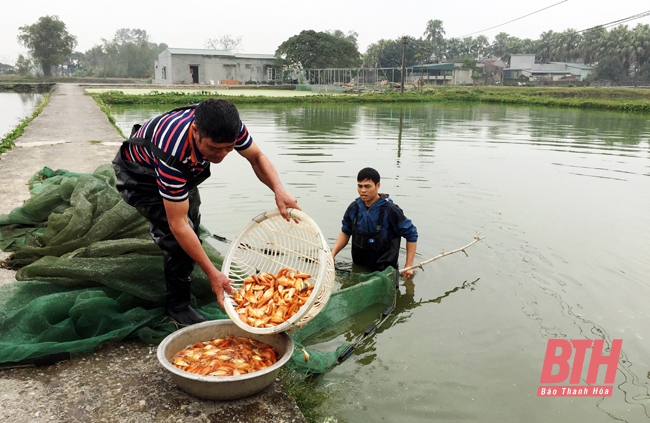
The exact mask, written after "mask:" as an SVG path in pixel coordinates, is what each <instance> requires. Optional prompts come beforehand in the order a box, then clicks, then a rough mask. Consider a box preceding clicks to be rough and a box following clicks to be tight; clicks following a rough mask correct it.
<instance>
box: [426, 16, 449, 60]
mask: <svg viewBox="0 0 650 423" xmlns="http://www.w3.org/2000/svg"><path fill="white" fill-rule="evenodd" d="M423 35H424V37H425V38H424V39H425V40H426V41H428V42H430V43H431V44H432V45H433V51H434V54H435V55H436V56H440V55H441V51H442V47H443V42H444V41H445V30H444V29H443V28H442V21H441V20H440V19H429V22H427V29H426V30H425V31H424V34H423Z"/></svg>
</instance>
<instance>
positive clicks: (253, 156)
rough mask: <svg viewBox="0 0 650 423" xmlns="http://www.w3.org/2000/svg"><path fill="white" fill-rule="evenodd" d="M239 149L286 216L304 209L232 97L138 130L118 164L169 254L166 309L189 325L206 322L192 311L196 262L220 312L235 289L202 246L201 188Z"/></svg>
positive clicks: (129, 197)
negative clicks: (213, 169)
mask: <svg viewBox="0 0 650 423" xmlns="http://www.w3.org/2000/svg"><path fill="white" fill-rule="evenodd" d="M233 150H236V151H237V152H238V153H239V154H240V155H241V156H243V157H244V158H246V159H247V160H248V161H249V163H250V164H251V166H252V168H253V170H254V172H255V174H256V175H257V177H258V179H259V180H260V181H262V182H263V183H264V184H265V185H267V186H268V187H269V188H270V189H271V190H272V191H273V193H274V194H275V201H276V204H277V206H278V208H279V209H280V212H281V213H282V215H283V216H284V217H285V218H287V208H295V209H298V210H300V207H298V204H297V201H296V199H295V198H294V197H293V196H292V195H291V194H289V193H288V192H287V191H286V190H285V189H284V187H283V186H282V184H281V182H280V178H279V177H278V173H277V171H276V169H275V167H274V166H273V164H272V163H271V161H270V160H269V159H268V157H267V156H266V155H265V154H264V153H262V151H261V150H260V148H259V147H258V146H257V144H255V142H254V141H253V139H252V138H251V136H250V134H249V133H248V130H247V129H246V126H245V125H244V124H243V123H242V122H241V120H240V119H239V112H238V111H237V109H236V108H235V106H234V105H233V104H232V103H230V102H229V101H226V100H220V99H208V100H204V101H202V102H201V103H199V104H198V105H192V106H187V107H182V108H179V109H175V110H172V111H170V112H168V113H165V114H164V115H161V116H156V117H155V118H153V119H151V120H149V121H147V122H145V123H144V124H143V125H142V126H139V125H136V126H134V130H133V132H132V134H131V138H130V139H128V140H127V141H125V142H124V144H123V145H122V147H121V148H120V150H119V152H118V154H117V156H116V157H115V159H114V160H113V167H114V168H115V174H116V177H117V183H116V185H117V189H118V190H119V191H120V193H121V194H122V197H123V198H124V200H125V201H126V202H127V203H129V204H130V205H132V206H133V207H135V208H136V209H137V210H138V211H139V212H140V213H141V214H142V215H144V216H145V217H146V218H147V220H149V223H150V228H151V236H152V238H153V240H154V242H156V244H157V245H158V246H159V247H160V248H161V250H162V252H163V257H164V269H165V282H166V285H167V304H166V307H165V312H166V314H167V315H169V316H170V317H172V318H173V319H175V320H176V321H177V322H179V323H181V324H183V325H191V324H194V323H198V322H201V321H204V320H205V318H204V317H203V316H201V315H200V314H199V313H197V312H196V311H195V310H194V309H193V308H192V307H190V286H191V280H190V274H191V273H192V270H193V269H194V264H195V263H197V264H198V265H199V267H201V269H202V270H203V271H204V272H205V274H206V275H207V276H208V278H209V279H210V284H211V286H212V290H213V291H214V293H215V294H216V297H217V301H218V303H219V305H220V306H221V307H223V298H224V293H223V292H224V290H225V291H226V292H229V293H230V292H232V288H231V287H230V282H231V281H230V280H229V279H228V277H227V276H226V275H224V274H223V273H221V272H220V271H219V270H217V268H216V267H215V266H214V265H213V264H212V262H211V261H210V259H209V258H208V256H207V255H206V253H205V251H204V250H203V247H202V246H201V240H200V238H199V224H200V218H201V215H200V212H199V205H200V203H201V200H200V196H199V191H198V188H197V186H198V185H199V184H200V183H201V182H203V181H204V180H205V179H206V178H207V177H209V176H210V163H215V164H218V163H221V161H223V159H224V158H225V157H226V156H227V155H228V153H230V152H231V151H233Z"/></svg>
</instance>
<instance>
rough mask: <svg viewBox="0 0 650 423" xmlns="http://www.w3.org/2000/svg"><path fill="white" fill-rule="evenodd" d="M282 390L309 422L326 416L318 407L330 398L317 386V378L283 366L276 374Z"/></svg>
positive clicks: (321, 419)
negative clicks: (280, 381)
mask: <svg viewBox="0 0 650 423" xmlns="http://www.w3.org/2000/svg"><path fill="white" fill-rule="evenodd" d="M278 375H279V377H280V379H281V380H282V386H283V387H284V391H285V392H286V393H287V395H289V396H290V397H291V398H293V400H294V401H295V402H296V405H297V406H298V408H299V409H300V412H301V413H302V415H303V416H304V417H305V419H306V420H307V421H308V422H309V423H321V422H323V421H324V418H325V417H326V416H325V414H324V413H323V412H322V411H320V407H321V406H322V405H323V404H324V403H325V402H326V401H327V400H328V399H329V398H330V395H329V393H327V391H325V390H324V389H323V388H322V387H320V386H318V382H317V380H318V379H317V378H313V377H312V376H307V375H304V374H300V373H297V372H295V371H294V370H291V369H288V368H287V367H283V368H282V369H280V373H279V374H278Z"/></svg>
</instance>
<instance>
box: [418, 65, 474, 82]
mask: <svg viewBox="0 0 650 423" xmlns="http://www.w3.org/2000/svg"><path fill="white" fill-rule="evenodd" d="M462 65H463V64H462V63H428V64H425V65H416V66H409V67H407V68H406V70H407V72H406V74H407V78H406V83H407V84H417V83H418V81H420V80H422V82H423V83H424V84H435V85H467V84H471V83H472V70H471V69H463V68H462Z"/></svg>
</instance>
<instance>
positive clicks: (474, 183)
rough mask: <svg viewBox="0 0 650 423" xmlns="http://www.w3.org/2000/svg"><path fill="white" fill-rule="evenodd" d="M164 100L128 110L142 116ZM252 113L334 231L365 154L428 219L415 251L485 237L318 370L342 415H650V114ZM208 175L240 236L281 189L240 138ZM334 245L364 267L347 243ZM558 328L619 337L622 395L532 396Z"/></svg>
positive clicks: (302, 196) (206, 210)
mask: <svg viewBox="0 0 650 423" xmlns="http://www.w3.org/2000/svg"><path fill="white" fill-rule="evenodd" d="M168 108H169V107H165V106H162V107H161V108H158V109H152V108H150V107H149V108H142V109H140V108H129V109H125V110H124V111H122V112H120V111H118V110H116V112H115V117H116V118H117V120H118V124H120V126H124V128H130V126H131V125H132V124H133V123H137V122H140V121H141V120H143V119H145V118H148V117H150V116H152V115H153V114H155V113H158V112H160V111H164V110H166V109H168ZM240 113H241V117H242V120H243V121H244V122H245V123H246V124H247V126H248V127H249V129H250V131H251V134H252V135H253V137H254V139H255V140H256V142H257V143H258V144H259V145H260V147H261V148H262V150H263V151H264V152H265V153H266V154H267V155H268V156H269V157H270V158H271V160H272V161H273V163H274V164H275V166H276V168H277V169H278V172H279V174H280V177H281V179H282V181H283V183H284V185H285V186H286V187H287V189H288V190H289V191H290V192H291V193H292V194H293V195H295V196H296V197H297V198H298V200H299V204H300V205H301V207H302V208H303V210H304V211H305V212H306V213H307V214H309V215H310V216H311V217H312V218H313V219H314V220H315V221H316V222H317V223H318V225H319V226H320V227H321V229H322V230H323V233H324V234H325V237H326V238H327V239H328V241H329V243H330V245H332V244H333V243H334V240H335V238H336V236H337V234H338V232H339V231H340V222H341V218H342V216H343V212H344V211H345V209H346V207H347V206H348V204H349V203H350V202H351V201H352V200H353V199H354V198H355V197H356V196H357V193H356V180H355V177H356V173H357V172H358V170H359V169H361V168H363V167H365V166H372V167H375V168H377V169H378V170H379V172H380V173H381V176H382V180H381V191H382V192H386V193H389V194H391V197H392V198H393V199H394V201H395V202H396V203H397V204H398V205H399V206H400V207H401V208H402V209H403V210H404V211H405V213H406V215H407V216H408V217H409V218H410V219H412V220H413V222H414V223H415V224H416V226H417V227H418V232H419V233H420V239H419V241H418V255H417V257H416V261H424V260H426V259H428V258H431V257H434V256H436V255H438V254H439V253H440V252H441V251H442V250H445V251H449V250H452V249H455V248H458V247H460V246H463V245H466V244H467V243H468V242H470V241H471V239H472V237H473V236H474V235H475V233H476V232H481V234H482V235H485V237H486V238H485V239H484V240H483V241H481V242H479V243H477V244H476V245H475V246H473V247H472V248H470V249H468V250H467V253H468V255H469V256H468V257H465V256H464V255H461V254H454V255H451V256H449V257H445V258H443V259H441V260H438V261H436V262H434V263H431V264H429V265H426V266H425V267H424V270H418V271H416V275H415V277H414V278H413V279H412V280H411V281H402V285H401V287H400V293H399V297H398V299H397V309H396V311H395V313H394V315H393V316H392V317H391V318H390V319H389V320H388V321H387V322H386V323H385V324H384V325H383V326H382V327H381V328H380V330H379V331H378V332H377V333H376V335H375V336H373V337H372V338H370V339H368V340H367V341H366V342H365V343H364V344H362V345H361V346H359V348H358V349H357V350H355V353H354V355H353V356H352V357H350V358H349V359H348V360H347V361H345V362H344V363H343V364H342V365H340V366H337V367H335V368H333V369H331V370H330V372H328V373H327V374H326V375H324V376H323V377H322V383H323V384H324V386H326V387H327V388H328V389H329V390H330V391H331V393H332V401H331V403H329V404H328V405H327V407H326V410H327V412H328V413H331V414H332V415H334V416H335V417H336V418H337V419H338V421H339V422H377V421H389V422H394V421H408V422H429V421H432V420H445V421H460V420H473V421H481V422H521V421H531V420H534V421H540V422H541V421H556V420H558V416H559V417H560V419H559V420H560V421H572V422H573V421H590V422H601V421H602V422H605V421H611V420H617V421H627V422H639V421H647V420H649V419H650V417H649V414H650V405H649V403H648V401H649V400H650V391H649V386H650V380H649V376H648V369H650V358H649V356H648V354H647V351H648V349H649V348H650V344H649V342H650V341H649V340H650V337H649V335H648V330H647V322H648V321H650V309H649V308H648V298H650V280H649V279H648V276H647V275H648V274H650V265H649V264H648V260H647V257H648V256H650V244H648V234H650V214H648V210H650V196H649V195H648V192H650V157H649V155H648V151H649V150H650V148H649V147H650V123H648V119H647V116H644V115H635V114H623V113H611V112H598V111H583V110H567V109H544V108H527V107H510V106H508V107H505V106H497V105H467V104H460V103H459V104H409V105H403V106H395V105H382V106H368V105H363V106H350V105H327V106H325V105H323V106H314V107H312V106H300V105H298V106H288V105H284V106H278V105H273V106H253V105H246V106H243V107H241V108H240ZM123 131H124V132H127V130H125V129H123ZM201 193H202V200H203V205H202V214H203V222H204V224H205V225H206V226H207V227H208V229H210V230H211V231H212V232H213V233H215V234H218V235H221V236H224V237H226V238H228V239H233V238H234V237H235V236H236V235H237V234H238V232H239V231H240V230H241V229H242V228H243V227H245V225H247V224H248V222H249V221H250V219H251V218H253V217H254V216H256V215H257V214H259V213H260V212H261V211H264V210H267V209H270V208H273V207H274V199H273V195H272V193H271V192H270V191H269V190H268V189H267V188H266V187H265V186H263V185H262V184H261V183H260V182H259V181H257V180H256V178H255V176H254V174H253V172H252V170H250V166H248V164H247V162H246V161H245V160H244V159H242V158H241V157H238V155H236V154H233V155H231V156H228V157H227V159H226V160H224V162H223V163H222V164H220V165H218V166H214V167H213V177H212V178H210V179H209V180H208V181H206V182H205V183H204V185H202V190H201ZM215 245H216V246H217V248H219V249H221V250H222V251H225V249H226V248H227V247H228V245H225V244H215ZM337 260H338V262H337V267H338V268H340V269H342V270H352V271H355V269H354V267H353V266H351V265H350V263H349V262H350V252H349V248H348V249H344V250H343V251H342V252H341V253H340V254H339V255H338V256H337ZM402 263H403V258H402ZM339 273H341V272H339ZM343 273H344V272H343ZM337 281H338V286H346V285H347V284H350V283H354V282H353V280H352V279H349V280H346V278H345V277H344V276H342V275H340V274H339V277H338V278H337ZM382 310H383V307H378V308H377V309H376V310H374V309H373V310H366V311H365V312H363V313H359V315H356V316H354V317H353V318H351V319H348V321H346V322H343V323H342V324H341V325H340V326H337V327H333V328H330V330H328V332H327V333H321V334H319V335H318V338H315V339H312V340H311V341H312V342H314V341H316V342H317V345H314V346H313V347H314V348H317V349H319V348H320V349H322V350H323V351H330V350H331V349H332V348H335V347H336V346H337V345H340V344H341V342H343V341H346V340H348V341H349V340H352V339H355V338H356V337H357V336H358V335H359V334H360V333H362V332H363V330H364V329H365V328H366V327H368V326H369V325H370V324H372V323H373V322H374V321H376V319H377V316H378V314H379V313H381V311H382ZM556 337H560V338H565V339H596V338H602V339H604V340H605V341H606V343H608V344H609V343H610V342H611V340H612V339H623V353H622V354H621V358H620V361H619V367H618V373H617V377H616V385H615V388H614V389H615V391H614V394H613V395H612V396H611V397H605V398H576V399H572V400H567V399H560V398H537V397H536V390H537V386H538V385H539V377H540V372H541V368H542V361H543V359H544V353H545V349H546V342H547V340H548V339H549V338H556ZM585 372H586V370H585ZM601 374H603V375H604V371H601ZM584 377H585V375H583V382H584ZM601 378H602V377H601ZM530 416H535V417H534V418H532V419H531V417H530Z"/></svg>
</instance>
